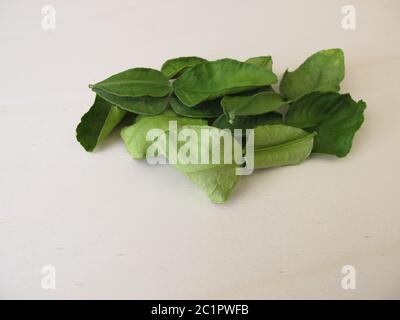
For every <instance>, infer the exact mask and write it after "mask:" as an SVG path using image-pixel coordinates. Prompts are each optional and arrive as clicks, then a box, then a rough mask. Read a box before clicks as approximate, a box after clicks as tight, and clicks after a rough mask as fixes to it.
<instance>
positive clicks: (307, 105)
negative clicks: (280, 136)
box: [286, 92, 366, 157]
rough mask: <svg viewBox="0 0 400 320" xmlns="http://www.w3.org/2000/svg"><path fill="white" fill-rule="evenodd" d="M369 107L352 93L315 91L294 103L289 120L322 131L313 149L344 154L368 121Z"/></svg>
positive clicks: (287, 117) (288, 122) (297, 125)
mask: <svg viewBox="0 0 400 320" xmlns="http://www.w3.org/2000/svg"><path fill="white" fill-rule="evenodd" d="M365 108H366V104H365V102H364V101H362V100H360V101H358V102H356V101H354V100H353V99H352V98H351V96H350V95H349V94H344V95H341V94H339V93H333V92H329V93H321V92H313V93H310V94H308V95H306V96H304V97H303V98H301V99H299V100H297V101H295V102H294V103H293V104H292V105H291V106H290V108H289V111H288V113H287V116H286V122H287V124H289V125H291V126H295V127H298V128H304V129H307V130H312V131H316V132H317V133H318V135H317V136H316V138H315V143H314V149H313V152H317V153H327V154H333V155H336V156H338V157H344V156H346V155H347V154H348V153H349V152H350V149H351V146H352V141H353V137H354V134H355V132H356V131H357V130H358V129H359V128H360V127H361V125H362V123H363V121H364V109H365Z"/></svg>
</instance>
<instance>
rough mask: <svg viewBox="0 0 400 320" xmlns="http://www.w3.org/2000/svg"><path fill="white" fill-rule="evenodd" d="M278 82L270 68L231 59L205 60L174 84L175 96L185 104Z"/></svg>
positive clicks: (190, 105)
mask: <svg viewBox="0 0 400 320" xmlns="http://www.w3.org/2000/svg"><path fill="white" fill-rule="evenodd" d="M276 81H277V77H276V75H275V74H274V73H272V72H271V71H270V70H268V69H266V68H264V67H260V66H256V65H253V64H250V63H244V62H240V61H237V60H233V59H222V60H216V61H211V62H204V63H201V64H198V65H196V66H194V67H193V68H191V69H189V70H187V71H186V72H185V73H183V74H182V75H181V76H180V77H179V78H178V79H177V80H175V82H174V83H173V88H174V92H175V94H176V96H177V97H178V98H179V99H180V100H181V101H182V103H183V104H185V105H187V106H188V107H193V106H195V105H197V104H199V103H200V102H202V101H205V100H212V99H215V98H218V97H222V96H224V95H227V94H232V93H238V92H243V91H246V90H250V89H255V88H259V87H264V86H267V85H270V84H273V83H275V82H276Z"/></svg>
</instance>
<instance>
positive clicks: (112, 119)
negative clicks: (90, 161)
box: [76, 96, 126, 151]
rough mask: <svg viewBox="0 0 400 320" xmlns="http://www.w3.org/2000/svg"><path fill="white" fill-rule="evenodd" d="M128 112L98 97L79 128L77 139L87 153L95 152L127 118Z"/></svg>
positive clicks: (77, 129)
mask: <svg viewBox="0 0 400 320" xmlns="http://www.w3.org/2000/svg"><path fill="white" fill-rule="evenodd" d="M125 114H126V111H124V110H121V109H119V108H117V107H115V106H113V105H112V104H111V103H109V102H107V101H105V100H103V99H102V98H101V97H99V96H96V99H95V101H94V103H93V105H92V107H91V108H90V109H89V111H88V112H86V113H85V114H84V115H83V117H82V119H81V122H80V123H79V125H78V127H77V128H76V138H77V140H78V141H79V143H80V144H81V145H82V146H83V147H84V148H85V150H86V151H93V150H94V149H95V147H96V146H97V145H98V144H100V143H101V142H102V141H103V140H104V139H105V138H106V137H107V136H108V135H109V134H110V132H111V131H112V130H113V129H114V128H115V126H116V125H117V124H118V123H119V122H120V121H121V120H122V118H123V117H124V116H125Z"/></svg>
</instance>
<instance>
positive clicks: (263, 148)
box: [254, 124, 315, 169]
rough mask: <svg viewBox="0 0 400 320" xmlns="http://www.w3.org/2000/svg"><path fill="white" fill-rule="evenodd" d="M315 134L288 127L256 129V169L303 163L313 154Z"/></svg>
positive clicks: (278, 125)
mask: <svg viewBox="0 0 400 320" xmlns="http://www.w3.org/2000/svg"><path fill="white" fill-rule="evenodd" d="M314 135H315V133H309V132H307V131H304V130H301V129H298V128H294V127H289V126H286V125H281V124H276V125H265V126H259V127H257V128H255V129H254V168H255V169H261V168H272V167H280V166H287V165H294V164H298V163H301V162H303V161H304V160H305V159H306V158H307V157H308V156H309V155H310V153H311V150H312V148H313V140H314Z"/></svg>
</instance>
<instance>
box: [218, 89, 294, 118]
mask: <svg viewBox="0 0 400 320" xmlns="http://www.w3.org/2000/svg"><path fill="white" fill-rule="evenodd" d="M284 104H286V102H285V101H284V100H283V98H282V96H281V95H279V94H277V93H275V92H270V91H264V92H260V93H257V94H255V95H251V96H225V97H224V98H223V99H222V101H221V105H222V107H223V109H224V113H225V114H226V115H227V117H228V118H229V120H230V121H233V120H234V119H235V117H236V116H255V115H260V114H264V113H267V112H271V111H275V110H277V109H278V108H279V107H281V106H282V105H284Z"/></svg>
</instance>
